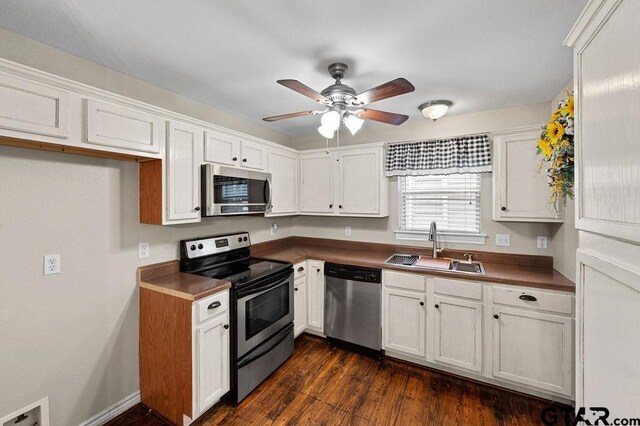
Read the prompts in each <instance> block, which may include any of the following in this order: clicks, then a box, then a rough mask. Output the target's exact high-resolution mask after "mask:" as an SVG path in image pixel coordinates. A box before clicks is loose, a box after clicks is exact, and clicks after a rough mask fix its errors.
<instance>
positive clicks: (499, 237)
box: [496, 234, 511, 247]
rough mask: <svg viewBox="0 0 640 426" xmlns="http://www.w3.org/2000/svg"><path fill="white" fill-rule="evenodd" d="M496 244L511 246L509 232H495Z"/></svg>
mask: <svg viewBox="0 0 640 426" xmlns="http://www.w3.org/2000/svg"><path fill="white" fill-rule="evenodd" d="M496 246H498V247H511V235H510V234H496Z"/></svg>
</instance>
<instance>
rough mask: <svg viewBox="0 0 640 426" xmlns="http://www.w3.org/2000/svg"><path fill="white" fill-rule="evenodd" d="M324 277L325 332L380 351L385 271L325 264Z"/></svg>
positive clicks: (332, 336) (329, 335) (344, 340)
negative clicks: (383, 277)
mask: <svg viewBox="0 0 640 426" xmlns="http://www.w3.org/2000/svg"><path fill="white" fill-rule="evenodd" d="M324 275H325V292H324V333H325V334H326V335H327V337H330V338H333V339H338V340H341V341H343V342H348V343H352V344H356V345H359V346H362V347H365V348H368V349H373V350H375V351H380V349H381V347H382V330H381V324H382V323H381V320H380V317H381V311H382V271H381V270H380V269H371V268H361V267H358V266H349V265H338V264H335V263H325V264H324Z"/></svg>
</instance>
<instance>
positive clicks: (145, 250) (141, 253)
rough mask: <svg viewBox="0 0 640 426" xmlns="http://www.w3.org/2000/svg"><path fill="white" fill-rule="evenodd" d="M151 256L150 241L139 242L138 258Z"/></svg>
mask: <svg viewBox="0 0 640 426" xmlns="http://www.w3.org/2000/svg"><path fill="white" fill-rule="evenodd" d="M145 257H149V243H148V242H144V243H138V259H144V258H145Z"/></svg>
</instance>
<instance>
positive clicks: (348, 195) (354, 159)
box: [337, 149, 382, 215]
mask: <svg viewBox="0 0 640 426" xmlns="http://www.w3.org/2000/svg"><path fill="white" fill-rule="evenodd" d="M337 160H338V161H337V164H338V169H339V181H338V182H339V191H340V201H339V204H338V214H345V215H347V214H358V215H377V214H379V213H380V173H381V172H382V171H381V162H380V150H379V149H359V150H353V151H345V152H343V153H341V154H340V155H339V156H338V158H337Z"/></svg>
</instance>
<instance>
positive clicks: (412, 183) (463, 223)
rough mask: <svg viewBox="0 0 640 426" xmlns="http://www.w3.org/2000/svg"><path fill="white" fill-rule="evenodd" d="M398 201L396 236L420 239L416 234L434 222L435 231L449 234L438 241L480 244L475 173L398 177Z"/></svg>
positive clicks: (478, 182) (478, 184)
mask: <svg viewBox="0 0 640 426" xmlns="http://www.w3.org/2000/svg"><path fill="white" fill-rule="evenodd" d="M398 203H399V228H400V231H398V232H397V234H398V235H397V237H398V238H400V239H424V237H422V238H418V237H416V234H421V233H425V232H428V231H429V227H430V225H431V222H432V221H435V222H436V224H437V225H438V233H440V234H445V235H446V234H449V235H451V236H453V237H452V238H446V237H445V238H441V240H442V241H449V242H466V243H474V242H475V243H476V244H484V237H485V236H484V235H481V234H480V174H478V173H464V174H451V175H428V176H404V177H399V178H398ZM411 234H413V238H411ZM465 236H468V237H470V238H465ZM477 237H482V238H481V241H480V239H478V238H477Z"/></svg>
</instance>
